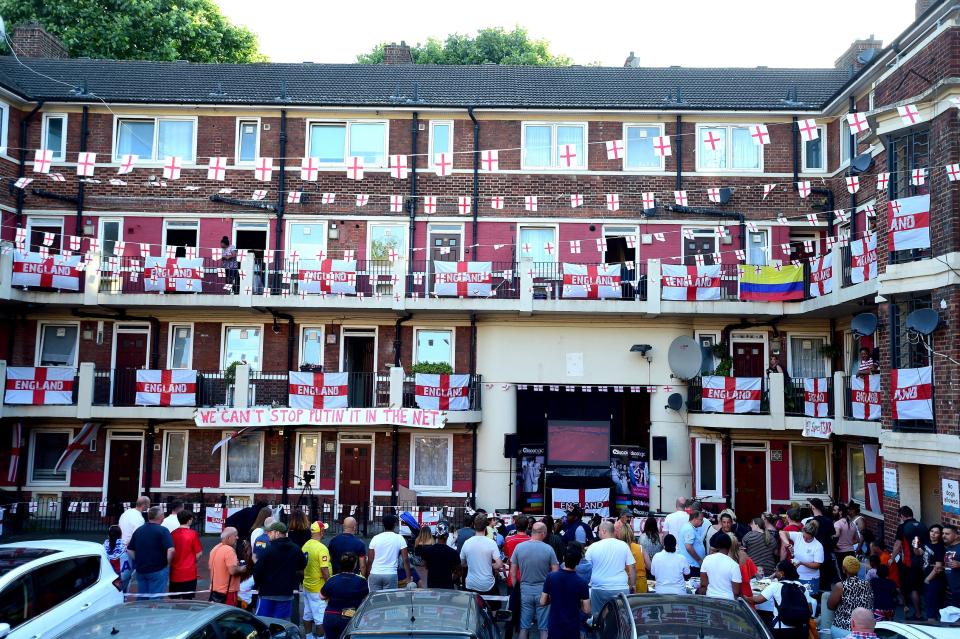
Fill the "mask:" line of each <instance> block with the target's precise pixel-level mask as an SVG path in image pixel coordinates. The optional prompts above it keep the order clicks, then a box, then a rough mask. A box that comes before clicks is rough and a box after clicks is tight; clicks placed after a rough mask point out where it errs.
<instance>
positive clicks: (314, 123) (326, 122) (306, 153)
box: [303, 118, 390, 170]
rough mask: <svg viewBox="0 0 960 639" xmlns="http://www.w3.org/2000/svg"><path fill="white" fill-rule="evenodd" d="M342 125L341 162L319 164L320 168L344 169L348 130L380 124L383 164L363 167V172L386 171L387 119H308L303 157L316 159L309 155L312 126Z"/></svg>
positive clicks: (348, 147) (388, 133) (387, 146)
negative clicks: (343, 130)
mask: <svg viewBox="0 0 960 639" xmlns="http://www.w3.org/2000/svg"><path fill="white" fill-rule="evenodd" d="M336 124H343V125H344V126H345V129H346V131H345V133H344V136H343V162H323V161H321V162H319V166H321V167H344V166H346V165H347V158H349V157H350V129H351V128H352V126H353V125H354V124H382V125H383V164H374V165H366V164H365V165H364V167H363V168H364V170H370V169H386V168H387V166H388V164H389V162H390V120H389V119H380V118H377V119H369V120H368V119H363V118H359V119H358V118H346V119H328V118H308V119H307V121H306V123H305V126H306V135H305V136H304V138H305V139H304V149H303V157H316V156H311V155H310V143H311V141H312V129H313V127H314V126H324V125H327V126H329V125H336Z"/></svg>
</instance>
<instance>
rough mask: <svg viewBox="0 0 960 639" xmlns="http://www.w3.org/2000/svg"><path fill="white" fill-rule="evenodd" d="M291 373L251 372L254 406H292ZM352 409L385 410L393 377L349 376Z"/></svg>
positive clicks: (352, 374)
mask: <svg viewBox="0 0 960 639" xmlns="http://www.w3.org/2000/svg"><path fill="white" fill-rule="evenodd" d="M289 401H290V374H289V372H287V371H273V372H271V371H250V391H249V403H250V405H251V406H289ZM347 405H348V407H349V408H383V407H386V406H389V405H390V378H389V376H388V375H384V374H380V373H369V372H360V373H356V372H354V373H347Z"/></svg>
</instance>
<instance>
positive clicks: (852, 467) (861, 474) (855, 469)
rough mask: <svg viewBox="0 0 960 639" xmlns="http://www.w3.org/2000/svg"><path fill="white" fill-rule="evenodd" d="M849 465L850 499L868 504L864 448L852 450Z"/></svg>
mask: <svg viewBox="0 0 960 639" xmlns="http://www.w3.org/2000/svg"><path fill="white" fill-rule="evenodd" d="M849 450H850V454H849V463H848V464H847V468H849V475H850V478H849V489H850V499H853V500H855V501H858V502H860V503H861V504H864V503H866V500H867V479H866V472H865V471H864V465H863V448H850V449H849Z"/></svg>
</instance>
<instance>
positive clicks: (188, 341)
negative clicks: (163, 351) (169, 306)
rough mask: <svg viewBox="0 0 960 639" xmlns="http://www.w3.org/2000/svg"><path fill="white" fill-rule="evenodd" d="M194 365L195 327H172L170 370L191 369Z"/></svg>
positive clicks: (173, 325) (169, 357)
mask: <svg viewBox="0 0 960 639" xmlns="http://www.w3.org/2000/svg"><path fill="white" fill-rule="evenodd" d="M192 363H193V326H192V325H190V324H171V325H170V352H169V354H168V355H167V364H168V368H186V369H189V368H190V367H191V364H192Z"/></svg>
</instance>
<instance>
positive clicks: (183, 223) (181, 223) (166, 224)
mask: <svg viewBox="0 0 960 639" xmlns="http://www.w3.org/2000/svg"><path fill="white" fill-rule="evenodd" d="M187 224H192V225H193V229H194V230H195V231H196V232H197V251H198V254H199V250H200V220H198V219H189V220H180V219H176V218H174V219H165V220H163V245H162V246H161V247H160V254H161V255H163V254H164V251H165V250H166V247H167V246H170V243H169V242H168V241H167V231H168V230H170V227H171V225H172V226H173V227H174V228H176V229H177V230H180V231H185V230H187Z"/></svg>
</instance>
